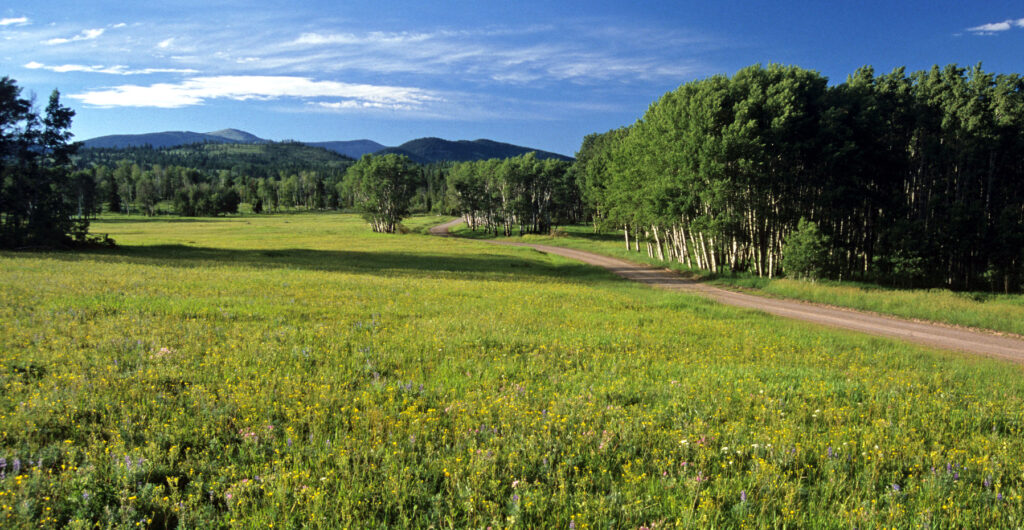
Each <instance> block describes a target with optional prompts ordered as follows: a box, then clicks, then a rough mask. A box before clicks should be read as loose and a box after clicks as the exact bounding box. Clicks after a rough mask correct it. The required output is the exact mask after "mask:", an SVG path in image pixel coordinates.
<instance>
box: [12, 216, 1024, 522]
mask: <svg viewBox="0 0 1024 530" xmlns="http://www.w3.org/2000/svg"><path fill="white" fill-rule="evenodd" d="M442 220H444V219H443V218H435V217H420V218H416V219H413V220H411V221H409V222H407V223H406V225H407V226H408V227H409V228H410V229H411V230H412V232H413V233H409V234H405V235H381V234H373V233H371V232H370V231H369V229H368V228H367V227H366V226H365V224H364V223H363V222H362V220H361V219H360V218H359V217H358V216H354V215H339V214H295V215H275V216H245V217H230V218H219V219H181V218H160V219H146V218H137V217H111V218H107V219H104V220H101V221H100V222H97V223H95V225H94V231H96V232H100V233H109V234H110V235H111V237H113V238H114V239H116V240H117V241H118V243H120V245H121V246H120V247H119V248H117V249H113V250H103V251H93V252H86V253H62V252H53V253H11V252H0V321H2V322H3V324H4V325H3V329H2V331H0V386H2V387H3V389H4V391H3V392H2V393H0V458H2V460H0V475H2V477H3V478H0V527H12V528H13V527H48V528H57V527H72V528H75V527H83V528H84V527H92V525H93V524H94V523H97V522H98V523H99V525H100V526H101V527H108V526H115V527H124V526H134V525H136V524H138V525H141V526H150V527H157V528H159V527H169V526H174V525H176V524H180V525H183V527H189V528H191V527H216V526H224V525H230V524H234V525H239V526H245V527H249V526H264V527H266V526H267V525H269V524H271V523H273V525H274V526H275V527H300V526H311V527H322V528H337V527H345V526H354V527H407V526H408V527H418V528H420V527H428V526H431V525H433V526H435V527H456V528H465V527H474V528H483V527H487V526H492V527H495V528H498V527H509V526H517V527H523V528H570V527H574V528H578V529H582V528H589V527H600V528H606V527H616V528H637V527H640V526H648V527H671V526H682V527H692V528H707V527H715V526H718V527H741V526H749V527H778V526H789V527H857V528H873V527H882V526H889V527H900V528H903V527H911V526H929V527H938V528H949V527H952V528H959V527H975V528H984V527H1019V526H1021V525H1024V378H1022V375H1024V372H1022V369H1021V368H1020V367H1019V366H1016V365H1010V364H1006V363H1001V362H997V361H991V360H985V359H977V358H970V357H966V356H961V355H957V354H951V353H944V352H936V351H931V350H927V349H922V348H917V347H913V346H908V345H904V344H900V343H896V342H892V341H888V340H884V339H875V338H869V337H864V336H859V335H854V334H848V333H843V332H836V331H831V330H824V329H819V328H816V327H812V326H809V325H803V324H800V323H795V322H789V321H785V320H780V319H776V318H771V317H768V316H763V315H761V314H758V313H754V312H749V311H744V310H739V309H735V308H730V307H724V306H720V305H717V304H714V303H712V302H710V301H707V300H704V299H701V298H698V297H694V296H689V295H685V294H677V293H667V292H660V291H656V290H653V289H649V288H646V287H642V286H637V285H632V284H629V283H627V282H625V281H622V280H620V279H618V278H617V277H615V276H614V275H612V274H610V273H607V272H605V271H602V270H598V269H595V268H590V267H586V266H583V265H580V264H578V263H575V262H572V261H569V260H566V259H562V258H558V257H555V256H549V255H545V254H542V253H539V252H536V251H533V250H530V249H525V248H506V247H496V246H492V245H488V244H485V243H482V242H474V241H466V240H459V239H452V238H448V239H445V238H437V237H430V236H425V235H421V234H418V233H415V232H416V231H417V230H418V229H421V228H424V227H426V226H430V225H432V224H436V223H438V222H440V221H442ZM562 241H566V242H573V241H577V243H574V244H580V245H583V244H592V245H597V246H600V245H608V246H609V247H608V248H611V245H615V244H617V242H612V241H604V240H601V239H600V238H598V240H597V241H592V242H587V241H583V240H582V238H579V239H575V238H560V239H559V242H562Z"/></svg>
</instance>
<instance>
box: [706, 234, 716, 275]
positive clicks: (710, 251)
mask: <svg viewBox="0 0 1024 530" xmlns="http://www.w3.org/2000/svg"><path fill="white" fill-rule="evenodd" d="M708 256H710V257H711V272H713V273H715V274H718V260H717V259H716V258H717V256H715V238H713V237H711V236H708Z"/></svg>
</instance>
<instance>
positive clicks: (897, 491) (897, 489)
mask: <svg viewBox="0 0 1024 530" xmlns="http://www.w3.org/2000/svg"><path fill="white" fill-rule="evenodd" d="M892 490H893V491H895V492H896V493H899V492H900V485H899V484H893V485H892Z"/></svg>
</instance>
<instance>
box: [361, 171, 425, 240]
mask: <svg viewBox="0 0 1024 530" xmlns="http://www.w3.org/2000/svg"><path fill="white" fill-rule="evenodd" d="M420 180H421V170H420V168H419V167H418V166H416V165H415V164H413V163H412V162H411V161H410V160H409V158H408V157H405V156H402V155H394V154H388V155H379V156H374V155H363V157H362V158H361V159H359V161H358V162H356V163H355V164H354V165H353V166H352V167H350V168H349V169H348V172H347V173H346V174H345V181H344V182H345V187H346V188H347V189H348V190H350V191H351V193H352V196H353V198H354V201H355V205H356V207H357V208H358V209H359V210H360V211H362V212H363V216H364V217H365V218H366V220H367V221H369V222H370V225H371V226H372V227H373V231H374V232H384V233H388V234H390V233H394V232H395V230H396V229H397V228H398V224H399V223H400V222H401V221H402V219H403V218H405V217H406V216H408V215H409V206H410V201H411V200H412V197H413V195H414V194H415V192H416V188H417V184H418V183H419V182H420Z"/></svg>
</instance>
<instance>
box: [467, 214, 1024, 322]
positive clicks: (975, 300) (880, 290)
mask: <svg viewBox="0 0 1024 530" xmlns="http://www.w3.org/2000/svg"><path fill="white" fill-rule="evenodd" d="M560 230H562V231H563V232H564V234H565V235H563V236H561V237H550V236H524V237H522V238H519V237H513V238H508V239H511V240H521V241H527V242H533V243H542V244H547V245H556V246H563V247H569V248H576V249H580V250H589V251H591V252H597V253H600V254H605V255H608V256H615V257H619V258H623V259H628V260H631V261H635V262H638V263H644V264H648V265H655V266H659V267H668V268H671V269H674V270H676V271H679V272H680V273H681V274H683V275H686V276H689V277H694V278H699V277H702V276H704V275H706V273H704V272H703V271H699V270H691V269H688V268H687V267H685V266H684V265H681V264H679V263H670V262H663V261H659V260H657V259H651V258H648V257H647V251H646V248H644V246H643V245H641V252H640V253H637V252H635V251H627V250H625V244H624V240H623V238H622V235H621V233H619V234H612V233H594V231H593V228H592V227H589V226H570V227H565V228H560ZM454 232H455V233H457V234H458V235H460V236H463V237H468V238H472V239H487V238H490V235H489V234H484V233H482V232H479V231H478V232H471V231H470V230H469V229H468V228H467V227H465V225H461V226H459V227H457V228H456V230H454ZM707 281H708V282H709V283H712V284H715V285H719V286H722V287H727V288H734V289H744V290H747V291H751V292H755V293H759V294H763V295H766V296H771V297H777V298H793V299H797V300H806V301H809V302H817V303H822V304H830V305H835V306H840V307H849V308H853V309H862V310H866V311H874V312H878V313H882V314H887V315H895V316H901V317H905V318H911V319H919V320H930V321H934V322H943V323H947V324H953V325H958V326H968V327H974V328H982V329H990V330H995V331H1002V332H1009V333H1016V334H1018V335H1024V296H1021V295H1003V294H993V293H980V292H953V291H949V290H947V289H891V288H886V287H882V286H878V285H871V284H863V283H855V282H833V281H820V282H813V283H812V282H806V281H797V280H789V279H785V278H776V279H768V278H758V277H756V276H751V275H749V274H737V275H721V276H718V277H707Z"/></svg>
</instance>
